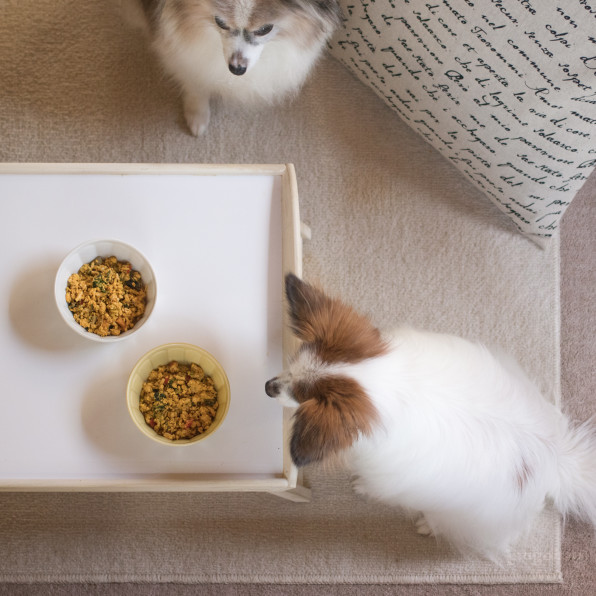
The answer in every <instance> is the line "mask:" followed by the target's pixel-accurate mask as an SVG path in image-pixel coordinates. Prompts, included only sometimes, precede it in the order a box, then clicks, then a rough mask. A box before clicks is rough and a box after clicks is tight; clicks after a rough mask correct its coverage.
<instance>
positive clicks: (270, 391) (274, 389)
mask: <svg viewBox="0 0 596 596" xmlns="http://www.w3.org/2000/svg"><path fill="white" fill-rule="evenodd" d="M265 393H266V394H267V395H268V396H269V397H277V396H278V395H279V383H278V382H277V379H269V380H268V381H267V382H266V383H265Z"/></svg>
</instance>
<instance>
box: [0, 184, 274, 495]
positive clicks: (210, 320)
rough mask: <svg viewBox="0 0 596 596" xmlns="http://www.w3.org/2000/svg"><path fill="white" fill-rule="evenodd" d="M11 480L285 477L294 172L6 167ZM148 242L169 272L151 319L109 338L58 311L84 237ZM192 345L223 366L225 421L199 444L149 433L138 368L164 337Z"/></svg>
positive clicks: (2, 187)
mask: <svg viewBox="0 0 596 596" xmlns="http://www.w3.org/2000/svg"><path fill="white" fill-rule="evenodd" d="M0 202H1V205H2V214H3V215H2V219H1V223H0V229H1V230H2V233H1V234H0V251H1V253H2V255H3V259H2V261H3V265H2V278H3V279H2V281H3V283H2V284H1V286H0V287H1V289H0V303H1V304H2V311H1V312H2V318H1V320H0V346H1V347H2V358H1V359H0V370H1V371H2V378H3V380H4V383H3V385H4V388H3V389H4V390H3V391H2V392H0V404H1V407H2V419H3V424H2V427H3V430H2V433H0V480H1V481H3V482H4V483H6V482H10V480H11V479H29V478H32V479H33V478H35V479H37V478H39V479H57V478H65V479H67V478H74V479H99V480H101V479H112V478H122V479H126V478H131V479H133V478H139V477H140V478H142V477H143V476H144V475H157V476H160V475H170V474H171V475H172V476H173V477H174V476H180V475H182V476H180V477H184V475H187V474H188V475H196V474H208V475H213V474H215V475H218V476H219V475H224V476H226V475H228V476H232V475H239V474H240V475H243V474H250V475H264V476H267V475H279V474H281V472H282V467H283V466H282V455H283V454H282V451H283V440H282V409H281V407H280V406H279V405H278V404H277V403H275V402H274V401H273V400H271V399H270V398H268V397H267V396H266V395H265V392H264V382H265V380H266V379H268V378H270V377H271V376H273V375H275V374H276V373H278V372H279V370H281V366H282V346H281V329H282V306H281V292H282V287H283V284H282V256H281V242H282V231H281V230H282V227H281V181H280V177H279V176H275V175H230V176H214V175H207V176H201V175H198V176H196V175H157V174H147V175H144V174H139V175H137V174H135V175H112V174H91V175H89V174H80V175H76V174H75V175H61V174H47V175H46V174H43V175H42V174H40V175H12V174H9V175H3V176H0ZM95 238H115V239H119V240H122V241H125V242H127V243H129V244H132V245H134V246H135V247H136V248H138V249H139V250H140V251H141V252H143V253H144V254H145V255H146V256H147V257H148V258H149V260H150V261H151V263H152V265H153V268H154V270H155V273H156V277H157V294H158V295H157V303H156V306H155V310H154V312H153V315H152V319H151V320H150V321H149V322H148V323H147V324H146V325H145V326H144V327H143V328H141V329H140V330H139V332H138V334H137V335H136V336H133V337H131V338H129V339H126V340H124V341H121V342H116V343H114V344H110V345H104V344H99V343H97V342H92V341H88V340H85V339H83V338H79V337H78V336H77V335H76V334H75V333H74V332H73V331H72V330H70V329H68V328H67V327H66V325H65V324H64V322H63V321H62V320H61V319H60V317H59V314H58V311H57V308H56V306H55V302H54V298H53V294H52V292H53V290H52V286H53V282H54V276H55V272H56V270H57V268H58V265H59V264H60V261H61V260H62V258H63V257H64V256H65V255H66V254H67V253H68V252H69V251H70V250H71V249H72V248H73V247H75V246H76V245H78V244H79V243H81V242H83V241H86V240H89V239H95ZM166 342H189V343H193V344H196V345H199V346H201V347H203V348H205V349H207V350H208V351H209V352H211V353H212V354H213V355H214V356H215V357H216V358H217V359H218V360H219V361H220V362H221V363H222V365H223V366H224V368H225V369H226V372H227V374H228V377H229V381H230V386H231V405H230V410H229V412H228V416H227V418H226V420H225V422H224V425H223V426H222V428H221V429H219V430H218V431H217V433H215V434H214V435H213V436H212V437H209V438H208V439H207V440H205V441H203V442H199V443H197V444H195V445H192V446H187V447H168V446H163V445H159V444H157V443H155V442H153V441H151V440H150V439H148V438H146V437H144V436H143V435H142V434H141V433H140V432H139V431H138V430H137V429H136V428H135V427H134V425H133V423H132V421H131V420H130V418H129V414H128V412H127V410H126V400H125V387H126V382H127V378H128V374H129V372H130V370H131V369H132V367H133V366H134V364H135V363H136V361H137V360H138V358H140V357H141V356H142V355H143V354H144V353H145V352H146V351H148V350H149V349H151V348H153V347H154V346H156V345H159V344H162V343H166Z"/></svg>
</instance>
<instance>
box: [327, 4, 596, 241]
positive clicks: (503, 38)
mask: <svg viewBox="0 0 596 596" xmlns="http://www.w3.org/2000/svg"><path fill="white" fill-rule="evenodd" d="M342 4H343V9H344V18H345V22H344V27H343V28H342V29H341V30H340V31H339V33H338V34H337V35H336V36H335V38H334V39H333V40H332V41H331V44H330V49H331V52H332V54H333V55H334V56H335V57H336V58H337V59H338V60H340V61H341V62H342V63H343V64H345V65H346V66H347V67H348V68H350V69H351V70H352V71H353V72H354V73H355V74H356V75H357V76H358V77H359V78H360V79H362V80H363V81H364V82H365V83H367V84H368V85H370V86H371V87H372V88H373V89H374V90H375V91H376V93H377V94H378V95H379V96H380V97H381V98H382V99H383V100H384V101H385V102H386V103H387V104H388V105H389V106H391V107H392V108H393V109H394V110H395V111H396V112H397V113H398V114H399V115H400V116H401V117H402V118H403V119H404V120H405V121H406V122H407V123H408V124H409V125H410V126H411V127H413V128H414V129H415V130H417V131H418V132H419V133H420V134H421V135H422V136H423V137H424V138H425V139H426V140H427V141H428V142H429V143H431V144H432V145H433V146H434V147H435V148H436V149H438V150H439V151H441V153H443V155H444V156H445V157H446V158H447V159H449V160H450V161H451V162H452V163H453V164H454V165H455V166H456V167H458V168H459V169H460V170H461V171H462V172H463V173H464V175H465V176H467V177H468V178H469V179H470V180H471V181H472V182H473V183H474V184H475V185H476V186H477V187H478V188H480V189H481V190H482V191H483V192H484V193H485V194H486V195H487V196H488V197H489V198H490V199H491V200H492V201H493V202H494V203H495V204H496V205H497V206H498V207H499V209H501V211H503V212H505V213H507V214H508V215H509V216H510V217H511V219H512V220H513V221H514V222H515V224H516V225H517V227H518V228H519V229H520V230H521V231H522V232H524V233H525V234H527V235H530V236H537V237H549V236H552V235H553V234H554V233H555V232H556V230H557V227H558V224H559V220H560V218H561V216H562V215H563V213H564V211H565V208H566V207H567V206H568V205H569V202H570V201H571V199H572V198H573V196H574V195H575V193H576V192H577V191H578V190H579V188H580V187H581V186H582V184H583V183H584V181H585V180H586V178H587V177H588V175H589V173H590V172H591V171H592V170H593V169H594V167H596V33H594V32H595V31H596V0H566V1H565V2H563V1H562V0H541V1H538V0H431V1H430V2H424V1H423V0H416V1H414V0H368V1H366V0H362V2H361V3H354V2H353V0H352V1H351V2H349V3H348V2H346V1H344V2H343V3H342Z"/></svg>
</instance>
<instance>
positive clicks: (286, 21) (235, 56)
mask: <svg viewBox="0 0 596 596" xmlns="http://www.w3.org/2000/svg"><path fill="white" fill-rule="evenodd" d="M135 1H136V0H135ZM194 4H195V5H198V4H202V5H203V6H202V8H201V10H202V11H203V12H205V14H206V18H204V19H202V20H201V22H200V23H198V25H197V26H196V27H195V29H194V32H193V35H192V36H189V35H188V34H186V35H182V34H181V32H180V29H179V27H178V24H179V23H178V21H177V19H176V13H175V6H174V5H173V3H172V2H170V1H166V2H165V5H164V8H163V11H162V13H161V17H160V19H159V22H158V23H157V26H156V27H154V29H153V31H152V32H151V43H152V46H153V49H154V50H155V52H156V53H157V55H158V57H159V59H160V61H161V63H162V65H163V67H164V70H165V71H166V73H167V74H168V75H169V76H171V77H172V79H173V80H174V81H175V82H176V83H177V84H178V85H179V86H180V88H181V90H182V95H183V103H184V114H185V118H186V121H187V124H188V126H189V129H190V130H191V132H192V133H193V134H194V135H200V134H202V133H204V132H205V131H206V129H207V127H208V124H209V120H210V101H211V99H212V98H214V97H220V98H222V99H223V100H224V102H236V103H239V104H242V105H251V106H252V105H255V104H258V103H263V102H265V103H273V102H275V101H278V100H281V99H284V98H286V97H288V96H291V95H292V94H294V93H296V92H297V91H298V90H299V89H300V87H301V86H302V85H303V84H304V82H305V80H306V78H307V76H308V75H309V73H310V71H311V69H312V68H313V66H314V64H315V62H316V60H317V59H318V57H319V56H320V54H321V52H322V51H323V48H324V45H325V42H326V40H327V38H328V37H329V36H330V35H331V32H332V31H333V29H334V27H335V24H334V23H332V22H329V23H327V24H326V25H325V26H323V28H322V29H321V31H320V33H319V34H317V35H316V36H313V37H311V38H309V39H310V43H309V45H308V46H307V47H305V46H304V45H303V41H304V40H303V39H302V40H301V41H300V42H299V41H298V39H295V38H294V35H293V34H292V28H293V26H294V25H293V20H292V18H291V16H292V15H290V14H287V15H285V17H282V18H281V19H278V20H277V21H276V22H274V23H272V24H273V25H274V29H273V31H272V32H271V33H269V34H267V35H266V36H263V37H252V38H251V41H250V42H249V41H248V40H247V39H246V38H245V36H244V35H243V34H242V33H238V32H239V31H243V29H241V28H242V27H245V26H246V23H247V19H248V18H249V17H250V14H251V12H252V10H253V9H254V8H255V6H256V5H257V4H258V0H248V1H242V2H237V6H236V10H235V21H236V22H235V23H234V24H230V30H232V31H235V32H236V34H235V35H232V34H230V32H229V31H223V30H222V29H221V28H220V27H218V26H217V25H216V23H215V21H214V17H215V16H217V15H216V14H215V12H214V11H213V8H212V2H211V1H210V0H200V2H194ZM288 10H289V9H288ZM319 27H320V24H319ZM149 29H150V28H149V27H148V28H147V30H149ZM238 62H242V64H243V65H245V66H246V73H245V74H242V75H239V76H238V75H234V74H232V73H231V72H230V65H232V64H237V63H238Z"/></svg>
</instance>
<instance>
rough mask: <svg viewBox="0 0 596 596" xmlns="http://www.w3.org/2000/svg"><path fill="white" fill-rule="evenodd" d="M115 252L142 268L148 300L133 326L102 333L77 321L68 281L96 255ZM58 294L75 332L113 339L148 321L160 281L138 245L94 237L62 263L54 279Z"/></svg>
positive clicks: (105, 340) (104, 340)
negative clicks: (70, 304)
mask: <svg viewBox="0 0 596 596" xmlns="http://www.w3.org/2000/svg"><path fill="white" fill-rule="evenodd" d="M112 255H113V256H115V257H116V258H117V259H118V260H119V261H129V262H130V264H131V265H132V268H133V269H136V270H137V271H139V272H140V274H141V277H142V279H143V283H144V284H145V287H146V288H147V304H146V306H145V312H144V314H143V316H142V317H141V319H140V320H139V321H137V323H136V324H135V326H134V327H133V328H132V329H129V330H128V331H125V332H124V333H121V334H120V335H108V336H106V337H101V336H99V335H97V334H96V333H92V332H89V331H87V330H86V329H85V328H84V327H82V326H81V325H79V324H78V323H77V322H76V321H75V319H74V317H73V315H72V313H71V312H70V310H69V309H68V303H67V302H66V285H67V283H68V278H69V277H70V276H71V275H72V274H73V273H77V271H78V270H79V269H80V268H81V266H82V265H84V264H85V263H90V262H91V261H92V260H93V259H95V258H96V257H109V256H112ZM54 296H55V299H56V305H57V306H58V311H59V312H60V314H61V315H62V318H63V319H64V321H65V322H66V324H67V325H68V326H69V327H70V328H71V329H72V330H73V331H75V333H78V334H79V335H81V336H83V337H86V338H87V339H90V340H93V341H97V342H102V343H111V342H114V341H120V340H122V339H126V338H127V337H130V336H131V335H132V334H133V333H135V332H136V331H138V330H139V329H140V328H141V327H142V326H143V325H144V324H145V323H146V322H147V320H148V319H149V317H150V316H151V313H152V311H153V307H154V306H155V300H156V298H157V284H156V280H155V273H154V272H153V268H152V267H151V264H150V263H149V261H148V260H147V257H145V256H144V255H143V254H142V253H141V252H140V251H138V250H137V249H136V248H134V246H131V245H129V244H126V243H125V242H120V241H119V240H91V241H89V242H84V243H83V244H80V245H79V246H77V247H76V248H75V249H73V250H72V251H71V252H69V253H68V255H66V257H65V258H64V260H63V261H62V263H61V264H60V267H59V268H58V272H57V273H56V280H55V283H54Z"/></svg>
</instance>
